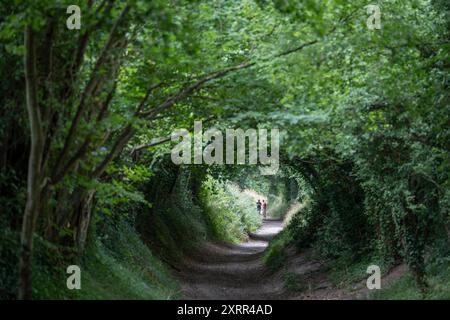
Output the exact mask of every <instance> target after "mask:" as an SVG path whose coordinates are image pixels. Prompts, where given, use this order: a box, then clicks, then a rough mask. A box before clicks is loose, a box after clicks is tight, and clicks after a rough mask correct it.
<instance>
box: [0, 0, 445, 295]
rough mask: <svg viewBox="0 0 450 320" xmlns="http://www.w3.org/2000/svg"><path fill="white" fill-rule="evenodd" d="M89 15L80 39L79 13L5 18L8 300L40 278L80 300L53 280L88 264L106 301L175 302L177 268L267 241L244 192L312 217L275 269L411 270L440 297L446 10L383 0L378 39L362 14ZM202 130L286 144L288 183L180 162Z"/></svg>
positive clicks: (291, 238)
mask: <svg viewBox="0 0 450 320" xmlns="http://www.w3.org/2000/svg"><path fill="white" fill-rule="evenodd" d="M80 3H81V4H80V7H81V10H82V25H81V29H80V30H69V29H67V28H66V19H67V17H68V15H67V14H66V8H67V6H68V5H69V4H72V3H71V2H70V1H54V0H45V1H38V2H37V1H31V0H26V1H3V2H1V3H0V70H1V73H2V79H1V80H0V88H1V92H2V96H1V98H0V105H1V106H2V108H1V110H0V115H1V120H0V136H1V145H0V154H1V156H0V157H1V158H0V166H1V167H0V169H1V171H0V228H1V233H0V240H1V241H0V252H1V260H0V266H1V268H0V288H1V290H2V291H1V297H2V298H8V299H12V298H15V297H16V291H17V287H18V286H19V287H20V288H22V289H23V290H22V292H21V294H20V297H21V298H30V297H31V292H30V290H31V279H32V278H33V279H34V285H35V287H34V291H33V292H32V296H33V297H36V298H43V297H59V298H60V297H66V294H68V293H67V292H66V293H61V292H60V291H58V290H60V289H54V290H53V289H51V288H52V287H51V285H50V282H51V281H53V280H52V279H54V277H56V278H58V277H62V276H63V274H62V273H63V272H64V270H63V269H61V268H59V267H61V266H63V265H65V264H66V263H67V262H71V263H72V262H77V261H81V262H83V263H84V265H85V266H86V268H87V273H88V275H89V276H88V277H90V279H91V280H92V281H98V282H99V284H98V286H97V285H96V286H95V287H98V288H103V289H98V290H101V291H97V289H95V288H92V291H91V290H89V291H88V294H87V296H84V297H97V298H114V297H125V296H126V297H129V298H133V297H141V298H144V297H146V298H172V297H176V296H177V295H176V290H177V289H176V288H177V284H176V280H174V279H173V278H172V276H170V275H169V273H168V272H169V271H168V269H167V267H166V266H164V265H163V264H162V263H161V261H164V263H165V264H167V265H169V264H172V267H173V264H176V263H177V261H179V260H180V258H181V257H182V255H183V254H185V253H186V252H187V251H188V250H190V249H192V248H194V247H195V246H196V245H197V244H198V243H200V242H201V241H203V240H205V239H209V238H212V237H216V238H219V239H222V240H227V241H232V242H236V241H238V240H242V239H244V238H245V236H246V232H248V231H252V230H254V229H255V228H256V227H257V226H258V224H259V218H258V217H257V216H256V215H255V211H254V207H252V206H254V203H253V202H252V201H253V200H254V199H253V200H252V199H251V198H250V197H247V196H245V194H242V193H240V192H239V190H242V189H244V188H250V189H253V190H255V192H257V193H259V194H261V195H264V196H265V197H268V200H269V215H271V216H272V217H282V216H283V215H284V213H285V211H286V210H288V208H289V206H290V205H291V204H292V203H293V201H296V200H298V201H301V202H302V203H303V207H302V209H301V211H300V212H299V213H298V214H295V215H293V217H292V218H291V219H290V223H289V226H288V227H287V228H286V229H285V230H284V231H283V232H282V233H281V234H280V235H279V236H278V237H277V238H276V239H275V240H274V241H273V243H272V245H271V247H270V248H269V249H268V251H267V253H266V261H267V263H268V264H269V265H271V266H272V267H273V268H277V267H279V266H281V265H282V263H283V258H284V256H285V251H286V250H287V249H288V248H289V247H295V248H297V249H298V250H303V249H305V248H313V249H314V252H315V254H317V256H319V257H320V258H321V259H327V260H332V261H338V262H339V264H338V265H352V264H355V265H357V264H358V263H361V262H362V261H369V260H370V261H372V260H373V261H379V262H380V263H382V264H383V266H386V268H388V267H390V266H393V265H397V264H400V263H406V264H407V265H408V267H409V269H410V271H411V275H412V277H413V278H414V280H415V283H416V284H417V285H418V286H419V288H420V289H421V290H423V291H424V290H425V289H426V287H427V285H430V286H431V289H434V290H438V289H436V286H437V285H438V284H437V282H438V281H437V280H436V279H439V277H440V276H441V275H440V273H439V272H436V270H439V268H441V266H442V270H444V269H445V268H447V267H446V266H447V264H448V256H449V247H450V246H449V241H450V156H449V155H450V102H449V60H450V54H449V52H450V50H449V29H450V28H449V26H450V18H449V17H450V14H449V12H450V7H449V4H448V1H443V0H442V1H441V0H411V1H402V0H393V1H380V7H381V12H382V18H381V29H374V30H370V29H369V28H368V27H367V25H366V21H367V18H368V15H369V14H368V13H367V12H366V9H365V6H366V5H367V1H362V0H356V1H351V2H350V1H338V0H336V1H315V0H308V1H295V0H284V1H278V0H273V1H271V0H242V1H227V0H213V1H189V0H171V1H166V0H164V1H163V0H156V1H143V0H129V1H113V0H105V1H84V2H80ZM24 31H25V37H24V36H23V35H24ZM24 57H25V58H26V59H25V62H26V63H24ZM27 62H28V63H27ZM27 112H28V114H27ZM194 120H205V122H204V125H205V127H212V126H214V127H216V128H218V129H225V128H233V127H240V128H242V129H247V128H268V129H270V128H279V129H280V131H281V158H282V161H281V165H282V169H280V172H279V174H278V176H277V177H272V178H273V180H270V178H267V179H266V178H260V177H258V174H257V173H255V172H257V171H256V169H255V166H223V168H219V169H218V168H216V167H214V166H210V167H207V166H175V165H173V164H172V163H171V161H170V159H169V157H168V152H169V151H170V149H171V147H172V146H173V144H172V143H170V142H168V143H163V142H164V141H166V140H165V139H164V138H166V137H168V136H169V137H170V134H171V132H172V130H173V129H175V128H182V127H184V128H191V127H192V125H193V121H194ZM154 139H156V140H154ZM158 139H162V140H158ZM169 140H170V139H169ZM155 141H160V142H161V143H159V142H157V143H155ZM29 155H31V157H30V161H29V164H28V163H27V162H28V156H29ZM229 204H231V205H229ZM24 208H25V210H24ZM136 232H137V233H136ZM105 237H107V238H105ZM111 237H112V238H114V239H117V241H115V245H116V246H114V245H113V244H112V242H111V241H108V240H106V239H109V238H111ZM127 243H130V244H133V250H131V249H130V248H129V245H128V244H127ZM33 244H34V245H33ZM49 252H51V254H50V253H49ZM33 253H34V255H33ZM143 256H145V257H146V258H147V259H146V260H143V261H140V260H139V259H140V258H141V257H143ZM52 259H57V260H58V261H52ZM20 261H21V262H20ZM32 265H33V266H34V267H33V268H31V266H32ZM55 266H58V268H56V269H57V270H56V269H54V267H55ZM120 266H124V270H125V271H124V272H122V268H121V267H120ZM52 268H53V270H52ZM31 269H33V272H30V270H31ZM95 270H105V271H104V272H101V273H102V274H105V273H106V274H108V275H104V276H101V275H100V271H95ZM433 270H434V271H433ZM445 270H446V269H445ZM119 273H120V274H121V275H118V274H119ZM33 274H34V276H33ZM442 274H445V272H444V271H443V273H442ZM19 276H20V279H21V281H22V284H21V285H19V284H18V283H17V279H18V278H19ZM109 276H111V277H112V278H109ZM427 276H430V277H431V278H430V279H429V280H430V281H427ZM433 276H434V277H435V278H433ZM58 279H59V278H58ZM433 279H435V280H433ZM408 281H409V280H408ZM110 282H112V283H113V286H115V287H110V288H108V287H106V285H107V283H110ZM127 283H129V287H126V286H128V284H127ZM47 287H48V288H49V289H48V290H49V291H45V290H47V289H45V288H47ZM147 287H148V288H147ZM42 290H44V291H42ZM393 290H394V291H395V289H393ZM431 291H433V290H431ZM438 291H439V290H438ZM68 295H69V294H68ZM69 296H70V295H69ZM431 296H433V295H432V294H431ZM438 296H441V295H440V294H438Z"/></svg>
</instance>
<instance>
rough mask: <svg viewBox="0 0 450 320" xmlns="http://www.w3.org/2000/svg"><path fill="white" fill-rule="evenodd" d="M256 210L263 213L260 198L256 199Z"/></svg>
mask: <svg viewBox="0 0 450 320" xmlns="http://www.w3.org/2000/svg"><path fill="white" fill-rule="evenodd" d="M256 210H257V211H258V214H261V201H260V200H259V199H258V201H256Z"/></svg>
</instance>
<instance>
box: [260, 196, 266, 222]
mask: <svg viewBox="0 0 450 320" xmlns="http://www.w3.org/2000/svg"><path fill="white" fill-rule="evenodd" d="M261 206H262V215H263V217H264V219H266V217H267V202H266V201H265V200H263V201H262V205H261Z"/></svg>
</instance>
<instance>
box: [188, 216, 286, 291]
mask: <svg viewBox="0 0 450 320" xmlns="http://www.w3.org/2000/svg"><path fill="white" fill-rule="evenodd" d="M282 227H283V222H282V221H281V220H264V221H263V225H262V227H261V228H260V229H259V230H258V231H257V232H256V233H253V234H250V239H249V240H248V241H247V242H244V243H241V244H239V245H227V244H222V243H221V244H219V243H210V242H209V243H206V244H205V245H204V246H202V247H201V248H200V250H198V251H197V252H196V253H194V254H193V255H191V256H190V257H189V258H187V259H186V261H185V265H184V266H183V270H182V272H181V275H180V276H181V280H182V281H181V282H182V294H183V297H184V298H187V299H277V298H282V296H283V293H284V290H283V282H282V281H281V279H278V278H276V277H271V276H270V273H269V272H268V270H267V268H266V267H265V266H264V265H263V262H262V254H263V251H264V249H265V248H266V247H267V245H268V243H269V241H270V239H272V238H273V237H274V236H275V235H276V234H277V233H279V232H280V231H281V229H282Z"/></svg>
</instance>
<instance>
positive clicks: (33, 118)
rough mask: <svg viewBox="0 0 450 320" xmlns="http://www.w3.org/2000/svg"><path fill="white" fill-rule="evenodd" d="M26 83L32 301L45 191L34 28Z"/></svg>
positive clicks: (27, 292) (25, 230)
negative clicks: (35, 248) (35, 251)
mask: <svg viewBox="0 0 450 320" xmlns="http://www.w3.org/2000/svg"><path fill="white" fill-rule="evenodd" d="M25 82H26V99H27V111H28V117H29V123H30V131H31V132H30V136H31V148H30V155H29V160H28V177H27V202H26V206H25V212H24V215H23V221H22V233H21V255H20V261H19V292H18V298H19V299H31V298H32V283H31V279H32V277H31V268H32V255H33V235H34V230H35V228H36V221H37V217H38V215H39V208H40V200H41V199H40V197H41V189H42V186H41V184H42V181H43V179H42V171H41V169H42V168H41V164H42V153H43V149H44V137H43V131H42V124H41V116H40V111H39V107H38V101H37V78H36V43H35V36H34V33H33V30H32V29H31V27H30V26H27V27H26V29H25Z"/></svg>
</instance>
